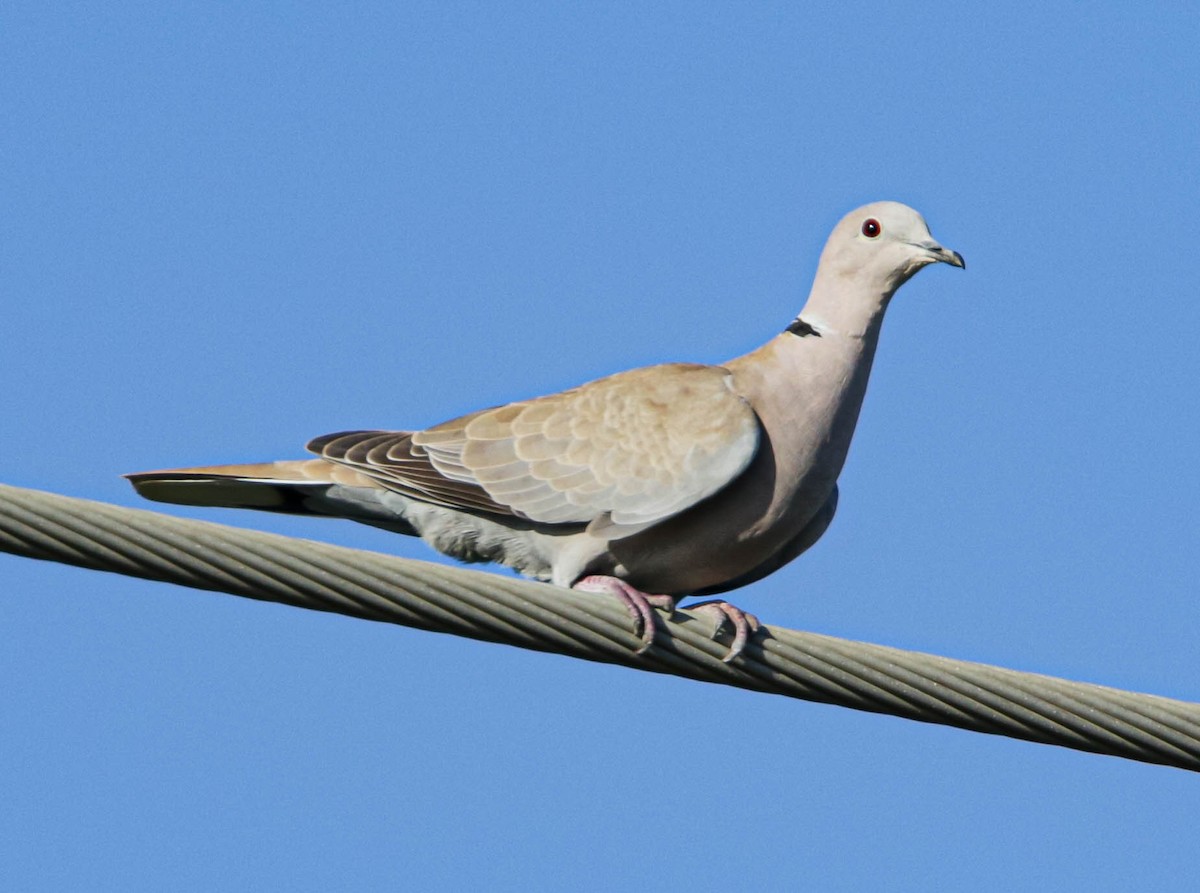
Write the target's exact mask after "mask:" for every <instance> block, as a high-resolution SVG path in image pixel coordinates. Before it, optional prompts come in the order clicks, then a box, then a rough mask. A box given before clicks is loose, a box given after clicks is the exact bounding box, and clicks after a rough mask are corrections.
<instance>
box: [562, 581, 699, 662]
mask: <svg viewBox="0 0 1200 893" xmlns="http://www.w3.org/2000/svg"><path fill="white" fill-rule="evenodd" d="M571 588H572V589H578V590H579V591H580V592H607V593H610V594H612V595H615V596H616V597H617V598H618V599H620V601H621V604H623V605H624V606H625V608H626V610H628V611H629V616H631V617H632V618H633V630H634V634H635V635H637V636H639V637H640V638H641V640H642V647H641V648H639V649H638V650H637V653H638V654H641V653H642V652H644V651H645V650H646V649H647V648H649V647H650V646H651V645H652V644H654V629H655V627H656V625H657V621H656V620H655V619H654V608H656V607H657V608H662V609H663V610H665V611H674V610H675V598H674V597H673V596H670V595H650V594H649V593H647V592H642V590H640V589H637V588H635V587H633V586H630V585H629V584H628V583H626V582H625V581H624V580H622V579H620V578H619V577H607V576H604V575H601V574H593V575H592V576H590V577H584V578H583V579H581V580H579V581H577V582H576V583H575V585H574V586H572V587H571Z"/></svg>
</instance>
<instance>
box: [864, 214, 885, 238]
mask: <svg viewBox="0 0 1200 893" xmlns="http://www.w3.org/2000/svg"><path fill="white" fill-rule="evenodd" d="M881 232H883V227H881V226H880V225H879V221H878V220H876V219H875V218H874V217H868V218H867V219H866V220H864V221H863V230H862V233H863V235H864V236H866V237H867V238H868V239H874V238H875V237H876V236H877V235H879V234H880V233H881Z"/></svg>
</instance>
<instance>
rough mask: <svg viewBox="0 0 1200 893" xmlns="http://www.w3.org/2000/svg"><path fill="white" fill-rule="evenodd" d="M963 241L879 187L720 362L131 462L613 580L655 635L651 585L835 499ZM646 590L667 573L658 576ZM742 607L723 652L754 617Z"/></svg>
mask: <svg viewBox="0 0 1200 893" xmlns="http://www.w3.org/2000/svg"><path fill="white" fill-rule="evenodd" d="M938 261H941V262H945V263H950V264H953V265H955V266H960V267H961V266H963V261H962V257H961V256H960V255H958V254H957V253H956V252H953V251H949V250H948V249H945V248H943V247H942V246H941V245H939V244H938V243H937V242H936V241H934V240H933V238H932V237H931V236H930V235H929V230H928V228H927V227H926V226H925V222H924V220H923V219H922V218H921V216H920V215H919V214H917V212H916V211H914V210H912V209H911V208H908V207H905V206H904V205H900V204H897V203H894V202H878V203H875V204H872V205H867V206H865V207H863V208H860V209H858V210H857V211H854V212H852V213H851V214H850V215H848V216H847V217H845V218H843V220H842V221H841V222H840V223H839V224H838V225H837V227H835V229H834V231H833V233H832V235H831V236H830V237H829V241H828V242H827V243H826V246H825V249H824V251H823V252H822V255H821V261H820V264H819V266H818V270H817V275H816V279H815V281H814V284H813V288H812V291H811V293H810V295H809V299H808V301H807V303H806V304H805V306H804V309H803V310H802V311H801V312H800V315H799V317H797V320H796V322H795V323H793V325H791V326H789V327H788V329H787V330H785V331H784V332H783V333H782V334H780V335H779V336H777V337H775V338H773V339H772V340H771V341H769V342H767V343H766V344H765V345H763V347H761V348H759V349H758V350H755V351H753V352H752V353H750V354H747V355H745V356H743V357H739V358H737V359H735V360H732V361H730V362H729V363H726V364H724V365H722V366H702V365H696V364H687V363H671V364H664V365H659V366H650V367H646V368H643V369H634V370H631V371H628V372H621V373H618V374H616V375H612V376H609V377H607V378H602V379H600V380H598V381H593V382H591V383H589V384H585V385H582V386H580V387H577V388H572V389H570V390H567V391H563V392H562V393H559V394H552V395H549V396H546V397H538V398H535V399H531V400H522V401H519V402H516V403H510V404H508V405H506V406H498V407H494V408H492V409H485V410H482V411H480V412H476V413H472V414H470V415H466V416H463V417H462V418H458V419H454V420H452V421H448V422H444V423H442V424H440V425H436V426H434V427H432V428H426V429H425V430H422V431H350V432H343V433H339V434H331V435H326V436H324V437H319V438H317V439H315V440H313V441H311V442H310V443H309V444H308V448H309V449H310V450H311V451H312V452H314V453H316V454H317V455H318V456H319V458H316V459H306V460H293V461H280V462H271V463H262V464H255V465H227V466H213V467H204V468H186V469H174V470H168V471H152V472H142V473H139V474H132V475H129V479H130V481H131V482H132V483H133V485H134V487H135V488H137V490H138V492H139V493H141V494H142V495H143V496H145V497H147V498H149V499H155V500H159V501H163V502H174V503H182V504H190V505H222V506H233V507H243V508H258V509H265V510H271V511H285V512H295V513H305V514H319V515H331V516H336V517H346V518H351V519H353V520H357V521H362V522H364V523H368V524H374V525H377V526H382V527H386V528H388V529H392V530H396V531H398V532H402V533H407V534H412V535H418V536H421V537H423V538H424V539H425V540H426V541H427V542H429V543H430V544H431V545H432V546H433V547H434V548H436V549H438V550H440V551H442V552H444V553H446V554H449V555H452V556H455V557H457V558H460V559H462V560H465V561H497V562H501V563H504V564H507V565H509V566H511V567H513V568H515V569H516V570H518V571H519V572H521V573H523V574H525V575H527V576H531V577H535V578H537V579H542V580H550V581H552V582H554V583H556V584H558V585H560V586H575V587H577V588H580V589H586V590H601V591H607V592H611V593H613V594H614V595H616V596H617V597H618V598H620V599H621V600H622V602H624V603H625V604H626V605H627V606H628V607H629V610H630V612H631V614H632V615H633V617H634V619H635V621H636V623H637V625H638V627H639V631H640V633H641V635H642V637H643V649H644V648H645V647H648V645H649V644H650V642H651V641H652V639H653V633H654V619H653V613H652V612H651V611H650V610H649V605H651V604H654V605H658V606H661V607H666V608H671V607H673V604H674V599H675V597H678V596H683V595H688V594H696V593H715V592H721V591H724V590H726V589H730V588H734V587H736V586H740V585H744V584H746V583H749V582H752V581H754V580H756V579H759V578H761V577H762V576H765V575H766V574H768V573H770V572H772V571H774V570H776V569H777V568H779V567H780V566H782V565H783V564H785V563H787V562H788V561H790V560H791V559H792V558H795V557H796V556H797V555H799V554H800V553H801V552H802V551H804V550H805V549H806V548H808V547H809V546H810V545H812V543H813V542H815V541H816V539H817V538H818V537H819V536H820V535H821V533H823V532H824V530H825V528H826V527H827V526H828V524H829V522H830V520H831V519H832V516H833V511H834V507H835V506H836V500H837V487H836V481H837V477H838V474H839V473H840V471H841V468H842V464H843V462H844V461H845V457H846V450H847V449H848V447H849V443H850V438H851V435H852V434H853V431H854V426H855V423H856V421H857V418H858V410H859V407H860V405H861V402H862V398H863V394H864V393H865V390H866V385H867V378H868V375H869V373H870V368H871V361H872V359H873V356H874V352H875V345H876V341H877V338H878V335H879V326H880V323H881V321H882V317H883V312H884V310H885V309H886V307H887V304H888V302H889V300H890V298H891V297H892V295H893V294H894V293H895V291H896V289H897V288H899V287H900V285H902V284H903V283H904V282H905V281H906V280H907V279H908V278H909V277H910V276H911V275H912V274H913V273H915V272H916V271H917V270H918V269H920V268H921V267H923V266H925V265H927V264H930V263H934V262H938ZM648 592H654V593H658V595H655V596H647V593H648ZM712 604H713V607H714V610H716V611H719V612H720V614H721V616H722V618H727V619H729V620H731V621H732V623H733V627H734V632H735V638H734V644H733V645H732V646H731V649H730V654H729V657H728V658H727V659H732V658H733V657H734V656H736V654H737V653H739V652H740V651H741V648H742V647H743V646H744V643H745V641H746V639H747V637H748V635H749V634H750V629H751V627H752V625H753V624H752V621H751V620H749V619H748V618H746V617H745V616H744V615H742V614H741V612H740V611H738V610H737V609H736V608H733V607H732V606H731V605H728V604H727V603H724V602H716V603H712Z"/></svg>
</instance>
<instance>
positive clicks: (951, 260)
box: [919, 241, 967, 270]
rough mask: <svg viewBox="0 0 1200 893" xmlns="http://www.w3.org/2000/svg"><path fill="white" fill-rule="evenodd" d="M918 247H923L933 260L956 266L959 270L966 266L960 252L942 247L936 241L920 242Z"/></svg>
mask: <svg viewBox="0 0 1200 893" xmlns="http://www.w3.org/2000/svg"><path fill="white" fill-rule="evenodd" d="M919 247H921V248H923V249H925V251H927V252H928V253H929V256H930V258H932V259H933V260H934V261H938V262H940V263H943V264H949V265H950V266H952V267H958V268H959V269H960V270H965V269H966V268H967V262H966V261H965V260H963V256H962V255H961V254H959V253H958V252H957V251H951V250H950V249H949V248H943V247H942V246H941V245H939V244H938V243H937V242H932V241H930V242H922V243H921V244H920V246H919Z"/></svg>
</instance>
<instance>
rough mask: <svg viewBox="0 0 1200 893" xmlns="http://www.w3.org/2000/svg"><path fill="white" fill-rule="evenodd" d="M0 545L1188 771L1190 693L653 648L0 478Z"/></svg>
mask: <svg viewBox="0 0 1200 893" xmlns="http://www.w3.org/2000/svg"><path fill="white" fill-rule="evenodd" d="M0 550H3V551H6V552H11V553H13V554H15V555H23V556H26V557H30V558H39V559H44V560H48V561H59V562H64V563H66V564H74V565H78V566H80V567H85V568H91V569H94V570H103V571H111V572H114V573H121V574H127V575H129V576H134V577H143V578H146V579H150V580H161V581H164V582H170V583H178V584H180V585H183V586H191V587H194V588H197V589H208V590H214V591H218V592H227V593H232V594H234V595H241V596H245V597H247V598H254V599H260V600H264V601H274V602H281V603H283V604H287V605H294V606H296V607H300V608H311V609H313V610H318V611H333V612H337V613H340V614H347V615H349V616H351V617H359V618H363V619H367V620H380V621H387V622H389V623H398V624H401V625H403V626H411V627H416V628H418V629H426V630H434V631H437V632H444V633H452V634H454V635H460V636H467V637H469V638H473V639H482V640H485V641H489V642H504V643H507V644H509V645H516V646H519V647H522V648H530V649H534V650H538V651H550V652H556V653H559V654H566V655H570V656H572V657H579V658H584V659H586V660H594V661H602V662H605V663H616V664H623V665H625V666H629V667H635V668H638V669H643V670H650V671H653V672H657V673H672V674H675V675H678V676H684V677H687V678H689V679H697V680H701V681H704V682H716V683H721V684H723V685H734V686H738V687H741V688H747V689H751V690H754V691H762V692H770V693H774V694H781V695H787V696H789V697H794V698H803V699H805V700H810V701H820V702H823V703H828V704H838V705H841V706H844V707H852V708H854V709H856V710H868V711H872V712H875V713H888V714H892V715H895V716H901V717H905V718H908V719H915V720H920V721H922V722H933V723H942V724H945V725H951V726H957V727H959V728H963V729H969V730H972V731H976V732H987V733H989V734H994V735H1007V736H1009V737H1013V738H1022V739H1025V740H1028V741H1036V742H1040V743H1042V744H1056V745H1059V746H1062V747H1071V748H1075V749H1077V750H1085V751H1091V752H1094V753H1102V754H1110V755H1113V756H1119V757H1125V758H1127V759H1133V760H1141V761H1144V762H1148V763H1161V764H1165V765H1168V766H1177V767H1179V768H1182V769H1191V770H1193V771H1196V770H1200V704H1196V703H1190V702H1186V701H1176V700H1171V699H1168V698H1160V697H1156V696H1153V695H1146V694H1139V693H1135V692H1127V691H1121V690H1119V689H1113V688H1106V687H1103V686H1098V685H1090V684H1086V683H1081V682H1070V681H1067V680H1065V679H1056V678H1053V677H1050V676H1041V675H1036V674H1033V673H1022V672H1018V671H1015V670H1007V669H1003V668H1000V667H993V666H988V665H985V664H975V663H969V662H966V661H960V660H952V659H949V658H944V657H937V656H935V655H929V654H921V653H919V652H911V651H902V650H900V649H896V648H888V647H884V646H881V645H870V644H866V643H862V642H851V641H847V640H844V639H836V638H832V637H830V636H822V635H817V634H815V633H806V632H800V631H797V630H790V629H782V628H778V627H767V626H764V627H763V628H762V630H761V631H760V632H759V634H758V635H756V636H755V637H754V638H753V639H752V641H751V642H750V644H749V645H748V646H747V648H746V650H745V652H744V653H743V654H742V656H741V657H739V658H737V659H736V660H735V661H734V662H733V663H732V664H726V663H723V662H722V658H723V657H724V656H725V654H726V651H727V646H726V645H725V644H721V643H720V642H717V641H713V640H712V639H711V638H710V635H711V634H712V631H713V630H712V626H711V624H710V622H709V621H708V620H707V619H706V618H701V617H693V616H691V615H689V613H688V612H687V611H686V610H682V611H676V612H675V614H674V616H673V617H672V618H671V622H669V623H666V624H664V625H663V626H664V629H663V630H662V631H660V632H659V633H658V635H657V637H656V639H655V643H654V646H653V647H652V648H650V649H649V650H648V651H647V652H645V653H644V654H641V655H639V654H637V653H636V651H637V648H638V646H639V645H640V644H641V643H640V640H639V639H638V638H637V637H636V636H635V635H634V634H633V625H632V623H631V622H630V619H629V616H628V614H627V613H626V612H625V610H624V608H623V607H621V606H620V604H619V603H618V602H617V600H616V599H615V598H603V597H600V596H597V595H594V594H585V593H577V592H573V591H570V590H564V589H560V588H557V587H553V586H549V585H546V584H540V583H532V582H528V581H524V580H517V579H511V578H505V577H501V576H497V575H494V574H484V573H479V572H477V571H470V570H465V569H461V568H454V567H443V566H440V565H435V564H429V563H426V562H422V561H413V560H409V559H403V558H395V557H392V556H388V555H381V554H378V553H374V552H365V551H360V550H356V549H347V548H343V547H340V546H332V545H328V544H325V543H317V542H312V541H309V540H301V539H294V538H291V537H285V536H279V535H276V534H268V533H260V532H257V531H250V530H243V529H240V528H236V527H227V526H224V525H220V524H211V523H207V522H202V521H191V520H185V519H181V518H174V517H171V516H169V515H163V514H160V513H157V512H150V511H145V510H140V509H130V508H123V507H120V506H115V505H109V504H106V503H100V502H92V501H89V500H84V499H74V498H71V497H66V496H59V495H57V494H52V493H44V492H40V491H37V490H26V489H21V488H17V487H9V486H4V485H0Z"/></svg>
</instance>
